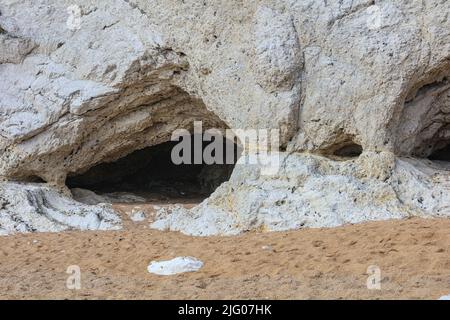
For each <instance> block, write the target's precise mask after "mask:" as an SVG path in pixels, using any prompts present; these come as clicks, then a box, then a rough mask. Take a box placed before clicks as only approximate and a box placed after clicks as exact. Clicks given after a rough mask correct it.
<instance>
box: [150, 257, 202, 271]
mask: <svg viewBox="0 0 450 320" xmlns="http://www.w3.org/2000/svg"><path fill="white" fill-rule="evenodd" d="M202 267H203V262H202V261H200V260H198V259H196V258H193V257H177V258H174V259H172V260H167V261H152V262H151V263H150V265H149V266H148V272H150V273H153V274H157V275H161V276H171V275H174V274H178V273H184V272H194V271H198V270H200V269H201V268H202Z"/></svg>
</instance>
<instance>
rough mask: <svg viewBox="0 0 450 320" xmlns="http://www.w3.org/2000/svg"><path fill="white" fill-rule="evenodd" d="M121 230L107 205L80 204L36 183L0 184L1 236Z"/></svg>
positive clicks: (118, 218)
mask: <svg viewBox="0 0 450 320" xmlns="http://www.w3.org/2000/svg"><path fill="white" fill-rule="evenodd" d="M120 228H121V220H120V217H119V216H118V215H117V213H116V212H115V211H114V210H112V209H111V208H110V206H108V205H104V206H89V205H82V204H81V203H79V202H76V201H74V200H72V199H69V198H68V197H65V196H63V195H61V194H59V193H58V192H56V191H55V190H53V189H51V188H49V187H46V186H41V185H38V184H36V185H33V184H21V183H0V235H7V234H11V233H15V232H57V231H64V230H71V229H79V230H118V229H120Z"/></svg>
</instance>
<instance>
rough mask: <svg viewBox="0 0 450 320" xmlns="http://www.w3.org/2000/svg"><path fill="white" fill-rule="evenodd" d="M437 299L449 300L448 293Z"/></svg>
mask: <svg viewBox="0 0 450 320" xmlns="http://www.w3.org/2000/svg"><path fill="white" fill-rule="evenodd" d="M438 300H450V294H448V295H446V296H442V297H440V298H439V299H438Z"/></svg>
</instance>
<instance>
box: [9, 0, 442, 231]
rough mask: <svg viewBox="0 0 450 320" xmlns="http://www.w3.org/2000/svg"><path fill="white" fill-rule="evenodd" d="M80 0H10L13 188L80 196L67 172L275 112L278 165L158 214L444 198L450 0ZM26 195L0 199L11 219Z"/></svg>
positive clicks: (406, 203) (293, 221)
mask: <svg viewBox="0 0 450 320" xmlns="http://www.w3.org/2000/svg"><path fill="white" fill-rule="evenodd" d="M73 5H74V3H73V2H72V1H68V0H62V1H59V0H58V1H56V0H34V1H32V0H25V1H23V0H6V1H2V2H1V3H0V12H1V14H0V177H1V178H2V179H3V180H5V181H7V182H5V184H3V185H2V188H4V190H6V191H7V192H9V194H10V197H14V198H15V199H17V200H14V203H16V204H17V205H18V206H28V204H27V203H28V202H26V200H25V198H24V197H23V194H24V192H25V191H26V190H28V188H34V187H33V185H32V184H30V183H31V182H32V181H34V180H35V179H36V178H40V179H42V180H44V181H45V182H47V183H48V187H45V188H44V189H40V190H42V192H43V193H44V195H43V196H46V197H47V196H50V194H51V195H53V192H55V193H57V192H63V193H61V194H60V195H59V197H60V199H65V200H64V201H66V202H67V203H70V206H72V207H73V206H75V207H76V206H77V205H76V204H74V203H75V202H72V200H71V199H70V198H66V196H64V195H63V194H67V188H66V186H65V181H66V178H67V177H68V176H69V177H70V176H73V175H76V174H80V173H83V172H86V171H87V170H88V169H89V168H91V167H93V166H94V165H96V164H100V163H104V162H112V161H115V160H117V159H119V158H122V157H124V156H126V155H128V154H130V153H132V152H133V151H135V150H139V149H142V148H145V147H149V146H153V145H157V144H160V143H163V142H166V141H168V140H169V139H170V136H171V134H172V132H173V131H174V130H176V129H179V128H191V127H192V123H193V121H194V120H201V121H203V126H204V128H205V129H207V128H209V127H217V128H219V129H225V128H227V127H229V128H233V129H248V128H251V129H273V128H274V129H279V131H280V139H281V147H282V150H283V151H284V153H281V158H282V160H283V161H282V164H281V168H280V171H279V172H278V173H275V174H273V175H271V176H265V175H261V174H260V170H261V168H258V167H254V166H245V165H238V166H237V167H236V169H235V172H234V173H233V176H232V179H231V181H230V182H228V183H226V184H224V185H222V186H221V187H220V188H219V189H218V190H217V191H216V192H215V193H214V194H213V196H212V197H211V198H209V199H207V200H206V201H205V202H204V203H202V204H201V205H200V206H198V207H197V208H194V209H193V210H191V211H189V212H186V210H182V209H174V210H172V212H171V213H169V212H166V213H164V212H162V213H161V214H160V217H159V219H158V220H157V221H156V222H155V227H158V228H162V229H170V230H180V231H183V232H186V233H191V234H199V235H206V234H234V233H238V232H242V231H244V230H248V229H254V228H261V229H262V230H285V229H290V228H300V227H319V226H336V225H341V224H345V223H354V222H361V221H367V220H379V219H389V218H402V217H407V216H411V215H417V216H448V215H450V202H449V194H450V187H449V172H450V171H449V170H450V167H449V165H448V163H449V162H450V160H449V156H448V154H447V155H446V153H445V150H446V149H445V148H448V145H449V144H450V116H449V115H450V80H449V79H450V18H449V15H448V12H450V2H449V1H442V0H424V1H406V0H402V1H394V0H384V1H377V2H375V4H374V2H373V1H371V0H356V1H355V0H339V1H338V0H331V1H314V0H282V1H275V0H262V1H256V0H255V1H252V0H250V1H245V2H236V1H221V0H212V1H207V2H201V1H200V2H199V1H196V0H186V1H182V2H180V1H176V0H151V1H148V0H145V1H144V0H112V1H108V2H105V1H99V0H80V1H77V2H76V4H75V5H76V6H78V7H77V8H78V11H77V10H68V8H69V7H70V6H73ZM76 12H79V13H80V15H79V16H73V14H74V13H76ZM441 149H442V150H444V151H443V152H441V153H440V156H438V158H439V159H438V160H441V161H433V162H430V161H428V160H427V159H426V158H429V157H431V158H433V157H436V152H439V150H441ZM358 150H360V151H362V152H359V151H358ZM446 152H447V153H448V151H446ZM360 153H361V154H360ZM350 158H351V159H350ZM8 181H9V182H8ZM11 181H22V182H23V183H24V184H20V185H18V184H16V183H11ZM40 192H41V191H40ZM15 193H17V195H16V196H14V194H15ZM41 195H42V194H41ZM91 196H92V195H91ZM52 197H53V196H52ZM94 198H95V197H94ZM21 199H22V200H21ZM21 201H23V203H22V202H21ZM88 201H93V202H89V203H99V202H98V201H102V200H101V199H99V198H95V199H93V198H92V197H91V200H88ZM34 205H35V204H32V205H31V206H34ZM83 208H86V207H85V206H83V205H81V204H80V205H79V208H78V209H77V210H75V209H74V210H75V211H72V212H76V214H80V217H84V216H83V213H82V212H83V210H84V209H83ZM89 208H92V209H91V210H93V212H97V213H99V212H105V214H106V213H107V214H110V211H109V210H110V209H105V208H104V207H102V206H95V207H93V206H92V207H89ZM30 210H31V209H30ZM33 210H35V211H36V210H38V209H37V207H36V208H35V209H33ZM33 210H31V211H28V212H30V213H31V212H33ZM105 210H106V211H105ZM58 212H64V210H62V209H61V210H59V211H58ZM18 213H19V211H17V212H14V211H12V210H11V208H10V209H5V208H3V206H0V215H1V216H2V217H4V218H3V219H7V218H6V217H8V216H11V215H14V214H16V215H17V214H18ZM96 216H97V214H96ZM71 217H72V216H69V215H68V219H69V220H70V219H72V218H71ZM8 219H10V220H11V219H12V218H11V217H10V218H8ZM30 219H31V218H30ZM83 219H84V218H83ZM94 220H95V219H94ZM94 220H92V221H94ZM83 221H85V220H83ZM89 221H91V220H89ZM78 222H80V221H78ZM78 222H77V223H70V225H71V226H72V225H73V226H75V227H76V225H78ZM5 223H6V222H5ZM19 225H20V224H19ZM80 225H89V227H90V226H91V225H96V223H94V222H92V223H91V222H90V223H87V224H86V223H84V222H83V223H81V224H80ZM0 228H3V229H4V230H10V231H14V230H16V229H15V228H16V227H14V224H11V223H9V224H8V227H3V224H0ZM17 228H18V229H17V230H16V231H19V230H21V228H19V227H17ZM53 228H54V229H55V230H56V229H58V228H59V226H57V224H55V225H54V226H53ZM37 230H40V229H39V228H37ZM10 231H3V232H10Z"/></svg>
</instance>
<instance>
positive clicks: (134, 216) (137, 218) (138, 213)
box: [130, 209, 146, 222]
mask: <svg viewBox="0 0 450 320" xmlns="http://www.w3.org/2000/svg"><path fill="white" fill-rule="evenodd" d="M145 218H146V216H145V212H144V211H142V210H136V209H133V210H132V211H131V216H130V219H131V220H132V221H133V222H142V221H144V220H145Z"/></svg>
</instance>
